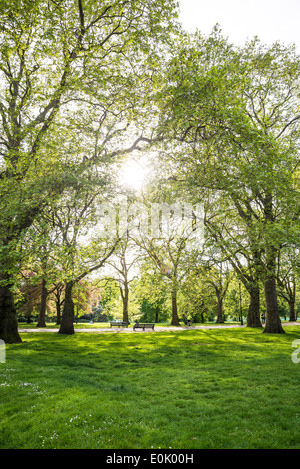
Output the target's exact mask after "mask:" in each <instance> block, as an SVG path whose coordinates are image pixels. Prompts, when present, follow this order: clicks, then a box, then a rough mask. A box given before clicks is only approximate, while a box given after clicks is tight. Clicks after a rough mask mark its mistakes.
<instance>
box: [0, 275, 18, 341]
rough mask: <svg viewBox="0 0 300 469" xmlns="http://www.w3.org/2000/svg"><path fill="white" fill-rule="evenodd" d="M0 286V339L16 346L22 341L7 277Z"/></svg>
mask: <svg viewBox="0 0 300 469" xmlns="http://www.w3.org/2000/svg"><path fill="white" fill-rule="evenodd" d="M5 277H6V278H3V277H2V278H1V280H3V284H2V285H0V339H1V340H4V342H5V343H7V344H18V343H21V342H22V339H21V337H20V335H19V332H18V321H17V313H16V308H15V304H14V298H13V294H12V292H11V289H10V285H9V282H8V280H9V279H8V278H7V276H5Z"/></svg>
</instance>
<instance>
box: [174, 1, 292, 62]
mask: <svg viewBox="0 0 300 469" xmlns="http://www.w3.org/2000/svg"><path fill="white" fill-rule="evenodd" d="M179 5H180V10H181V13H180V17H179V20H180V22H181V24H182V26H183V27H184V29H187V30H189V31H194V30H195V29H196V28H197V29H198V30H199V31H200V32H202V33H204V34H205V35H206V34H209V33H210V32H211V30H212V29H213V27H214V26H215V24H216V23H219V25H220V27H221V30H222V33H223V35H224V36H227V37H228V39H229V42H233V43H235V44H237V45H241V44H243V43H244V42H245V41H246V40H247V39H252V38H253V37H254V36H258V37H259V39H260V40H261V42H263V43H265V44H271V43H274V42H276V41H277V40H279V41H280V42H282V43H284V44H286V45H288V44H291V43H295V44H296V46H297V52H298V53H300V27H299V19H300V0H284V1H282V0H280V1H279V0H251V1H249V0H248V1H247V0H179Z"/></svg>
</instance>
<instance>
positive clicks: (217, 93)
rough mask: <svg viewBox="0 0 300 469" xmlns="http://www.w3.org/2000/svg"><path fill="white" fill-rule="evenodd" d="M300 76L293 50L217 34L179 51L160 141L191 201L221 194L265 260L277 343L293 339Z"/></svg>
mask: <svg viewBox="0 0 300 469" xmlns="http://www.w3.org/2000/svg"><path fill="white" fill-rule="evenodd" d="M299 69H300V60H299V57H298V56H297V55H296V53H295V49H294V48H293V47H292V46H289V47H284V46H282V45H281V44H278V43H276V44H274V45H272V46H270V47H265V46H263V45H261V44H260V43H259V41H258V40H254V41H253V42H250V43H248V44H246V45H245V46H244V47H243V48H240V49H237V50H235V49H234V48H233V47H232V46H231V45H229V44H228V43H227V41H226V40H225V39H224V38H222V37H221V36H220V34H219V32H218V31H214V32H213V33H212V35H211V36H210V37H208V38H203V37H201V36H200V35H199V34H196V35H195V36H194V37H192V38H191V39H190V38H186V39H184V40H183V41H182V43H181V44H180V45H179V46H178V48H176V53H174V57H173V58H172V59H171V60H170V62H169V67H168V82H167V84H166V87H165V89H164V91H163V92H162V93H161V94H160V96H159V98H160V99H161V122H160V130H159V133H160V135H161V138H164V139H165V140H166V141H167V140H168V141H170V142H171V143H170V145H172V150H173V153H172V158H173V159H174V158H175V155H176V156H177V158H178V160H179V161H180V162H181V165H182V167H183V168H184V170H185V176H184V177H183V173H182V172H181V173H180V172H179V174H180V176H181V177H182V180H184V183H185V185H186V186H187V187H188V189H189V191H190V193H191V194H193V197H194V198H195V191H196V190H197V189H198V190H200V189H203V187H207V188H210V189H211V190H213V191H219V193H221V194H222V197H223V198H224V201H226V199H228V200H230V202H232V204H233V206H234V207H235V216H236V217H237V219H242V221H243V223H244V225H245V226H246V229H247V236H248V237H249V239H250V240H251V246H252V249H253V248H254V246H256V250H261V251H262V252H263V256H262V265H263V269H262V270H261V271H260V276H261V277H260V278H261V280H262V282H263V284H264V294H265V300H266V309H267V320H266V327H265V329H264V332H270V333H282V332H284V331H283V328H282V326H281V322H280V317H279V312H278V303H277V291H276V259H277V256H278V253H279V249H280V246H281V244H282V243H283V241H286V239H287V238H288V237H289V236H290V234H291V231H293V230H289V227H290V226H293V227H294V226H295V224H298V221H297V220H298V218H299V217H298V214H299V192H298V191H297V187H298V185H297V184H298V182H297V178H296V174H297V173H296V168H297V167H298V164H299V161H298V156H297V155H298V150H297V148H298V144H299V132H298V127H297V124H298V122H299V120H300V115H299V114H298V105H299V85H300V83H299ZM174 141H175V142H176V145H175V143H174ZM291 207H293V209H291ZM298 232H299V224H298Z"/></svg>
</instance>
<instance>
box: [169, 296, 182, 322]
mask: <svg viewBox="0 0 300 469" xmlns="http://www.w3.org/2000/svg"><path fill="white" fill-rule="evenodd" d="M171 326H180V322H179V318H178V310H177V291H176V289H173V290H172V321H171Z"/></svg>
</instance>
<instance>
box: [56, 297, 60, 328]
mask: <svg viewBox="0 0 300 469" xmlns="http://www.w3.org/2000/svg"><path fill="white" fill-rule="evenodd" d="M55 303H56V324H57V325H58V326H60V324H61V309H60V307H61V304H60V300H59V299H58V300H56V302H55Z"/></svg>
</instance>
